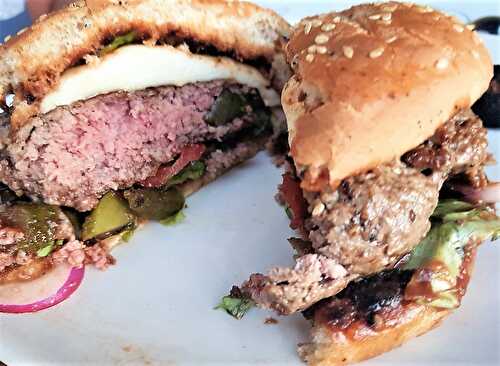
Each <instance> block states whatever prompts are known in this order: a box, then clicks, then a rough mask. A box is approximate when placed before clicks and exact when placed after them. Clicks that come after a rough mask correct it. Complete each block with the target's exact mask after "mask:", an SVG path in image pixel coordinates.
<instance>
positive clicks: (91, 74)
mask: <svg viewBox="0 0 500 366" xmlns="http://www.w3.org/2000/svg"><path fill="white" fill-rule="evenodd" d="M212 80H232V81H234V82H236V83H239V84H243V85H247V86H249V87H252V88H256V89H258V90H259V92H260V94H261V96H262V99H263V100H264V102H265V103H266V105H267V106H269V107H272V106H276V105H279V103H280V98H279V96H278V94H277V93H276V91H275V90H274V89H272V88H271V87H270V85H269V81H268V80H267V79H266V78H264V76H262V74H261V73H260V72H259V71H257V69H255V68H253V67H251V66H248V65H245V64H242V63H239V62H236V61H235V60H233V59H230V58H227V57H213V56H205V55H195V54H192V53H190V52H189V51H188V50H187V49H185V48H183V47H178V48H174V47H172V46H146V45H129V46H125V47H121V48H119V49H117V50H116V51H114V52H113V53H111V54H109V55H106V56H104V57H102V58H100V59H99V60H96V62H93V63H89V64H86V65H82V66H77V67H74V68H71V69H69V70H67V71H66V72H65V73H64V74H63V75H62V77H61V79H60V81H59V84H58V85H57V87H56V89H55V90H53V91H52V92H50V93H49V94H47V95H46V96H45V97H44V98H43V100H42V102H41V112H42V113H47V112H49V111H51V110H53V109H54V108H56V107H58V106H63V105H68V104H71V103H74V102H76V101H79V100H85V99H89V98H92V97H95V96H97V95H100V94H107V93H111V92H116V91H122V90H123V91H136V90H142V89H146V88H150V87H158V86H165V85H173V86H183V85H186V84H189V83H196V82H207V81H212Z"/></svg>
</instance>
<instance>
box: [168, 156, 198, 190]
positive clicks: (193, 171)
mask: <svg viewBox="0 0 500 366" xmlns="http://www.w3.org/2000/svg"><path fill="white" fill-rule="evenodd" d="M203 174H205V164H203V163H202V162H201V161H193V162H191V163H189V165H188V166H186V167H185V168H184V169H182V170H181V171H180V172H179V173H178V174H177V175H175V176H174V177H172V178H171V179H170V180H169V181H168V183H167V185H166V187H172V186H175V185H178V184H182V183H185V182H187V181H188V180H195V179H198V178H201V176H203Z"/></svg>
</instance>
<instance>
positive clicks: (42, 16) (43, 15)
mask: <svg viewBox="0 0 500 366" xmlns="http://www.w3.org/2000/svg"><path fill="white" fill-rule="evenodd" d="M45 18H47V14H42V15H40V16H39V17H38V20H44V19H45Z"/></svg>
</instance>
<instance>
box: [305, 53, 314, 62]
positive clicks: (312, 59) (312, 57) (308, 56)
mask: <svg viewBox="0 0 500 366" xmlns="http://www.w3.org/2000/svg"><path fill="white" fill-rule="evenodd" d="M306 61H307V62H313V61H314V55H313V54H308V55H307V56H306Z"/></svg>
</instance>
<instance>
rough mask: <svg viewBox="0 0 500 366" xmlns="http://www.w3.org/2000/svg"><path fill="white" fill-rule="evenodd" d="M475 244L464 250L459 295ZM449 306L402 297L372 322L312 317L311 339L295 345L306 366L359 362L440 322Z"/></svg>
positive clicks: (474, 252)
mask: <svg viewBox="0 0 500 366" xmlns="http://www.w3.org/2000/svg"><path fill="white" fill-rule="evenodd" d="M475 255H476V248H472V249H470V250H468V251H467V253H466V258H467V260H466V261H465V262H464V266H463V268H462V274H463V275H462V279H463V280H462V281H461V288H460V291H459V292H460V295H462V296H463V294H465V290H466V287H467V285H468V280H469V277H470V273H472V270H473V266H474V259H475ZM451 312H452V311H451V310H449V309H442V308H436V307H432V306H429V305H421V304H417V303H415V302H406V301H403V302H402V303H401V304H400V305H399V306H397V307H386V308H384V307H382V309H381V310H380V311H377V313H376V315H375V316H374V318H373V323H372V324H371V325H370V324H367V322H365V321H360V320H357V321H355V322H353V323H352V324H350V325H349V326H348V327H346V328H342V327H335V326H332V324H331V323H329V322H327V321H318V320H315V321H314V326H313V329H312V332H311V333H312V334H311V335H312V337H311V338H312V341H311V342H310V343H306V344H302V345H299V348H298V352H299V355H300V357H301V358H302V359H303V360H304V361H305V362H307V363H308V364H309V365H310V366H327V365H328V366H336V365H346V364H352V363H356V362H361V361H364V360H367V359H370V358H373V357H376V356H378V355H381V354H383V353H385V352H388V351H390V350H392V349H395V348H397V347H399V346H401V345H402V344H403V343H405V342H407V341H408V340H410V339H412V338H415V337H418V336H420V335H422V334H424V333H427V332H428V331H430V330H432V329H434V328H436V327H437V326H438V325H440V324H441V322H442V321H443V319H444V318H445V317H446V316H447V315H449V314H451Z"/></svg>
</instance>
